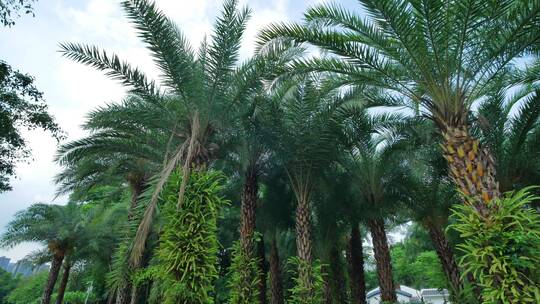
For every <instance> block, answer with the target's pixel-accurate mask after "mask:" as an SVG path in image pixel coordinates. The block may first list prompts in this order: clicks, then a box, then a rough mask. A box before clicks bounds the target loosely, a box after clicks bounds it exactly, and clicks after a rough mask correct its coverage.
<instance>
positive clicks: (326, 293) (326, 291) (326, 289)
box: [323, 273, 333, 304]
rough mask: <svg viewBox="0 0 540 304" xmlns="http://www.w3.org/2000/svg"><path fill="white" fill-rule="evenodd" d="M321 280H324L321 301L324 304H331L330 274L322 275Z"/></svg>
mask: <svg viewBox="0 0 540 304" xmlns="http://www.w3.org/2000/svg"><path fill="white" fill-rule="evenodd" d="M323 279H324V285H323V297H324V298H323V299H324V304H332V303H333V300H332V287H331V283H330V280H331V279H330V274H329V273H323Z"/></svg>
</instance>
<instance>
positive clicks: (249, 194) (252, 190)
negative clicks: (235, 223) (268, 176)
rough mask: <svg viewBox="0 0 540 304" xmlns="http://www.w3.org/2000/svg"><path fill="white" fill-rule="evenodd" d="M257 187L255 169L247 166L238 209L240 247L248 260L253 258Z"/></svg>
mask: <svg viewBox="0 0 540 304" xmlns="http://www.w3.org/2000/svg"><path fill="white" fill-rule="evenodd" d="M258 186H259V185H258V181H257V171H256V168H255V167H254V166H249V167H248V168H247V170H246V173H245V180H244V190H243V192H242V206H241V208H240V209H241V210H240V246H241V248H242V251H243V254H244V255H245V256H246V257H248V258H251V257H253V256H254V254H253V250H254V246H253V240H254V234H255V211H256V208H257V192H258Z"/></svg>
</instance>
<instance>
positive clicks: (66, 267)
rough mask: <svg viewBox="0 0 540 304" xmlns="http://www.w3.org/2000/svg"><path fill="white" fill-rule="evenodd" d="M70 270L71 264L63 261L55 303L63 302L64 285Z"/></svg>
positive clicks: (60, 303)
mask: <svg viewBox="0 0 540 304" xmlns="http://www.w3.org/2000/svg"><path fill="white" fill-rule="evenodd" d="M70 271H71V264H70V263H64V273H63V274H62V279H61V280H60V286H58V296H57V297H56V304H62V303H64V294H65V293H66V287H67V283H68V280H69V272H70Z"/></svg>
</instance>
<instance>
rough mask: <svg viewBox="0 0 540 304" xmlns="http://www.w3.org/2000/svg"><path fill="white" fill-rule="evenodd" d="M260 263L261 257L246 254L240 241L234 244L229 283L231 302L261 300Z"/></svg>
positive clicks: (248, 302)
mask: <svg viewBox="0 0 540 304" xmlns="http://www.w3.org/2000/svg"><path fill="white" fill-rule="evenodd" d="M254 243H255V242H254ZM258 263H259V259H257V258H254V257H249V256H246V254H245V253H244V252H243V251H242V250H241V248H240V243H239V242H236V243H235V244H234V246H233V251H232V262H231V267H230V271H229V283H228V285H229V289H230V297H229V302H230V303H231V304H252V303H257V302H258V301H259V288H258V284H259V282H260V279H259V278H260V271H259V266H258Z"/></svg>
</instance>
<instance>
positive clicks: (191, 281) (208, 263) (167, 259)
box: [150, 170, 227, 304]
mask: <svg viewBox="0 0 540 304" xmlns="http://www.w3.org/2000/svg"><path fill="white" fill-rule="evenodd" d="M223 179H224V178H223V175H222V174H221V173H219V172H216V171H197V170H193V171H192V172H191V174H190V177H189V181H188V182H187V184H186V189H185V197H184V201H183V203H182V205H181V206H178V204H177V203H178V189H179V187H180V184H181V182H182V172H176V173H175V174H173V175H172V176H171V177H170V179H169V181H168V184H167V187H166V188H165V189H164V192H163V196H162V198H163V200H164V208H163V218H164V219H165V223H164V227H163V230H162V233H161V235H160V239H159V245H158V248H157V251H156V254H155V257H156V258H157V262H156V264H155V265H154V266H153V267H151V268H152V270H151V271H150V275H151V277H152V279H153V281H157V282H159V284H158V285H159V289H160V290H161V292H162V294H161V300H162V303H166V304H167V303H175V304H177V303H182V304H211V303H214V300H213V298H212V294H213V289H214V287H213V286H214V280H215V279H216V278H217V276H218V272H217V269H216V265H217V253H218V249H219V246H218V240H217V219H218V216H219V210H220V208H221V207H223V206H224V205H226V204H227V201H226V200H225V199H224V198H223V197H222V196H221V194H220V192H221V191H222V188H223V186H222V185H223Z"/></svg>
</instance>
